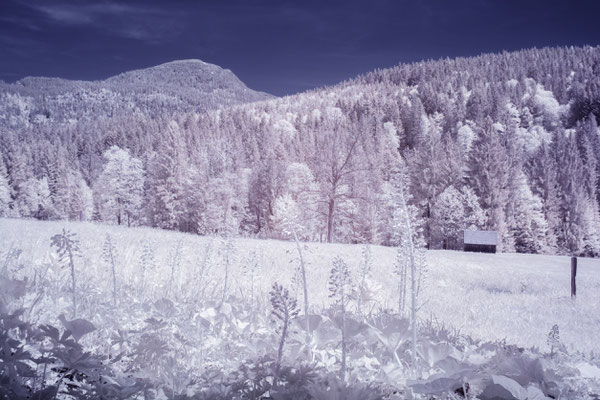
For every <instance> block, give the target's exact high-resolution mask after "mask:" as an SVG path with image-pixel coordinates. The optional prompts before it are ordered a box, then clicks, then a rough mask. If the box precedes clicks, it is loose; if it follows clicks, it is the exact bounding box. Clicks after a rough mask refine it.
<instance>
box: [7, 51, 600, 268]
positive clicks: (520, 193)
mask: <svg viewBox="0 0 600 400" xmlns="http://www.w3.org/2000/svg"><path fill="white" fill-rule="evenodd" d="M196 64H197V62H192V63H190V62H187V61H186V62H175V63H170V64H166V65H164V66H159V67H156V68H155V69H151V70H150V71H148V70H146V71H142V72H132V73H126V74H123V75H120V76H118V77H115V78H112V80H107V81H105V82H104V83H102V85H104V86H102V85H100V84H98V86H97V87H98V88H100V89H96V91H95V92H93V93H95V94H97V95H99V96H100V97H99V98H98V99H95V100H94V102H93V104H94V106H95V107H97V108H98V110H97V111H96V110H92V112H86V113H85V115H81V114H80V111H79V110H81V107H80V106H79V105H78V104H77V102H73V101H72V97H73V96H72V95H69V96H66V99H67V100H68V101H67V100H65V101H63V100H62V98H61V97H60V94H57V93H58V92H59V91H60V90H63V91H64V89H62V86H61V84H59V83H56V82H55V81H53V80H44V81H43V82H44V84H46V85H47V86H48V89H47V91H48V93H54V94H52V95H50V97H51V98H53V99H55V100H56V99H57V100H56V101H54V102H53V103H52V104H50V105H52V107H55V108H56V111H51V112H50V117H49V118H47V119H53V118H54V120H55V121H63V122H61V123H54V122H53V123H43V121H44V118H45V117H44V115H43V114H42V117H36V118H34V120H33V122H31V121H30V120H27V119H26V120H25V121H20V120H18V119H17V120H10V121H9V122H10V124H9V125H10V126H11V128H10V129H6V128H5V129H4V130H2V129H1V127H0V132H1V134H2V141H0V153H1V155H2V157H1V161H2V162H1V163H0V214H5V215H12V216H24V217H36V218H40V219H95V220H98V221H103V222H108V223H115V224H131V225H149V226H154V227H160V228H164V229H172V230H180V231H185V232H193V233H198V234H222V235H235V234H241V235H252V236H258V237H273V238H280V239H285V238H290V234H291V233H295V234H296V236H297V237H298V238H300V239H303V240H315V241H331V242H345V243H376V244H383V245H390V246H402V245H403V244H405V243H406V242H407V237H408V236H407V235H408V233H407V231H408V230H407V228H406V227H407V221H410V222H411V224H410V225H411V226H412V227H413V231H414V237H413V239H414V242H415V243H417V244H419V245H423V246H427V247H429V248H449V249H460V248H462V233H463V231H464V229H467V228H475V229H484V230H494V231H497V232H498V238H499V243H498V249H499V250H500V251H503V252H515V251H516V252H527V253H551V254H555V253H558V254H577V255H588V256H597V255H600V184H599V177H600V131H599V129H598V122H599V121H600V112H599V110H600V107H598V105H599V104H600V78H599V77H600V48H599V47H581V48H575V47H568V48H544V49H529V50H523V51H518V52H511V53H508V52H505V53H500V54H484V55H481V56H478V57H470V58H457V59H444V60H438V61H427V62H419V63H412V64H402V65H398V66H396V67H393V68H389V69H385V70H377V71H373V72H371V73H369V74H366V75H363V76H359V77H357V78H356V79H352V80H348V81H346V82H342V83H340V84H338V85H335V86H331V87H325V88H321V89H318V90H312V91H308V92H306V93H301V94H298V95H295V96H288V97H283V98H272V99H270V100H267V101H258V102H252V103H237V104H235V105H231V106H226V107H220V108H219V109H217V110H215V109H212V110H208V111H207V110H204V109H202V110H199V109H195V108H193V107H190V108H187V110H188V111H185V110H186V107H181V108H175V107H174V105H175V104H177V102H180V103H181V104H188V103H187V102H186V101H184V100H182V99H186V98H187V97H186V96H187V93H188V92H187V91H186V89H185V86H187V85H194V84H195V83H194V82H193V79H194V78H193V77H191V76H190V74H187V73H183V74H180V73H172V71H181V70H185V69H187V68H192V69H194V70H196ZM207 68H208V67H207ZM215 71H219V73H217V72H215V74H214V75H215V78H214V81H210V82H213V83H210V84H208V86H210V87H215V85H216V86H219V85H220V83H214V82H223V81H226V82H228V85H230V86H227V89H222V90H223V91H225V92H227V93H231V92H232V91H233V92H236V93H238V91H237V90H236V89H235V88H239V87H240V86H239V85H240V84H239V83H238V81H237V80H235V79H232V78H231V75H229V73H227V72H226V71H222V70H218V69H217V70H215ZM207 75H210V76H213V74H206V73H204V74H203V75H202V76H203V77H204V78H203V82H207V80H208V79H207V78H206V76H207ZM154 76H158V77H160V79H156V78H154ZM223 76H225V77H226V78H225V79H223V78H222V77H223ZM184 77H185V79H186V80H185V81H184V80H183V79H184ZM190 79H191V80H192V81H190ZM155 80H158V82H157V83H156V84H153V82H154V81H155ZM72 85H79V83H72ZM94 85H96V83H94ZM162 85H164V86H167V87H179V88H181V86H184V88H182V89H173V90H174V92H169V93H171V94H163V93H162V92H165V93H166V92H168V89H160V90H157V89H156V88H157V87H160V86H162ZM14 86H17V87H21V88H26V87H27V86H28V81H25V82H24V83H23V82H21V83H20V84H17V85H14ZM37 86H38V87H39V86H40V83H38V84H37ZM131 88H133V89H131ZM82 90H84V89H82ZM219 90H221V89H216V91H219ZM121 91H122V92H123V93H129V94H130V93H135V95H133V96H132V95H128V97H125V96H124V95H123V96H122V97H120V99H122V100H123V99H126V100H123V101H115V100H114V99H113V98H112V97H114V96H121V94H120V93H121ZM159 92H160V93H159ZM69 93H73V92H69ZM75 93H80V92H75ZM85 93H88V92H85ZM177 93H180V94H178V96H180V97H178V98H177V100H173V101H167V100H165V101H158V100H157V99H163V97H164V98H166V99H171V98H172V96H175V94H177ZM3 95H4V96H5V97H4V99H3V100H2V102H1V103H0V104H1V106H2V107H4V110H5V111H4V112H2V113H0V117H1V116H3V115H8V116H9V119H10V118H13V117H14V116H18V115H31V114H32V112H31V111H30V109H29V108H30V106H29V105H28V103H27V102H26V101H25V100H24V97H22V95H21V94H14V93H8V92H4V94H3ZM102 96H104V97H102ZM109 96H112V97H110V98H108V97H109ZM148 98H150V99H152V100H148ZM84 100H85V99H84ZM82 101H83V100H82ZM147 104H152V107H147ZM50 105H49V104H48V103H41V102H40V103H39V106H41V107H43V108H42V109H43V110H50V108H49V107H50ZM59 106H60V107H59ZM130 110H137V111H136V112H131V111H130ZM78 113H79V114H78ZM110 113H112V115H113V116H112V117H109V116H108V115H110ZM33 114H34V115H35V113H33ZM72 115H77V116H78V117H77V118H74V117H73V116H72ZM38 120H41V121H42V123H40V122H39V121H38ZM4 171H5V172H4ZM3 182H4V183H3ZM2 193H4V195H3V194H2ZM404 202H405V203H407V207H406V208H404V207H401V205H402V204H403V203H404ZM292 237H293V235H292Z"/></svg>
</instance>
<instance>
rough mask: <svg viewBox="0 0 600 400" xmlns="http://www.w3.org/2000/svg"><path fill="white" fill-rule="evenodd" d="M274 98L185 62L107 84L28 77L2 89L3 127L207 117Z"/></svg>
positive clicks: (215, 71) (216, 69) (118, 77)
mask: <svg viewBox="0 0 600 400" xmlns="http://www.w3.org/2000/svg"><path fill="white" fill-rule="evenodd" d="M271 98H273V96H271V95H268V94H266V93H261V92H256V91H254V90H251V89H249V88H248V87H246V85H244V83H242V82H241V81H240V80H239V79H238V78H237V77H236V76H235V75H234V74H233V73H232V72H231V71H230V70H227V69H222V68H220V67H218V66H216V65H213V64H209V63H205V62H203V61H200V60H182V61H174V62H169V63H165V64H161V65H158V66H156V67H152V68H147V69H140V70H135V71H129V72H125V73H122V74H119V75H116V76H113V77H110V78H108V79H105V80H103V81H73V80H66V79H60V78H43V77H27V78H24V79H21V80H19V81H17V82H15V83H14V84H6V83H2V84H0V115H1V116H0V124H2V125H5V126H6V127H8V128H19V127H22V126H26V125H28V124H34V125H35V124H59V125H60V124H64V123H71V124H72V123H74V121H79V120H82V119H87V120H91V119H100V118H103V117H110V118H113V117H115V116H118V115H127V114H129V115H131V114H151V113H170V114H175V113H182V112H192V111H193V112H203V111H208V110H212V109H216V108H219V107H226V106H231V105H235V104H240V103H247V102H254V101H262V100H267V99H271Z"/></svg>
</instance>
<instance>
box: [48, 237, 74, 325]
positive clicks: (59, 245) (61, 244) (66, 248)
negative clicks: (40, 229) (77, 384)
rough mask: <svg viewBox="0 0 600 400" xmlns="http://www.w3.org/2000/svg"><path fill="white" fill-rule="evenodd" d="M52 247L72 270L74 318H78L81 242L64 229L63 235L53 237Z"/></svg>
mask: <svg viewBox="0 0 600 400" xmlns="http://www.w3.org/2000/svg"><path fill="white" fill-rule="evenodd" d="M51 240H52V246H53V247H56V251H57V253H58V257H59V259H60V261H61V262H67V261H68V263H69V267H70V268H71V294H72V297H73V317H76V316H77V295H76V292H75V290H76V281H75V257H76V256H79V255H80V254H81V253H80V250H79V240H77V235H76V234H75V233H72V232H70V231H68V230H65V229H63V231H62V233H59V234H57V235H54V236H52V238H51Z"/></svg>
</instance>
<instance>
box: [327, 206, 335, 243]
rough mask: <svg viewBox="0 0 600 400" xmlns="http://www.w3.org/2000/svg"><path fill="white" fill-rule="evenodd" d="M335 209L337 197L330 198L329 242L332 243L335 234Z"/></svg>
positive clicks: (328, 216)
mask: <svg viewBox="0 0 600 400" xmlns="http://www.w3.org/2000/svg"><path fill="white" fill-rule="evenodd" d="M334 211H335V198H330V199H329V208H328V210H327V243H331V239H332V236H333V212H334Z"/></svg>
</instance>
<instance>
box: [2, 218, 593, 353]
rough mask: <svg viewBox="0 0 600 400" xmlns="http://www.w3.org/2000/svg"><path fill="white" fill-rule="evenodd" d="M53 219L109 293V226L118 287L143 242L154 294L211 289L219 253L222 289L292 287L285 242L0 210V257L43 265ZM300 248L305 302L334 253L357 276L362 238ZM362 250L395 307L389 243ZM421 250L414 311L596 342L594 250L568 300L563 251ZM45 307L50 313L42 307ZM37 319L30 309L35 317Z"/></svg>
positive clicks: (261, 291)
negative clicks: (7, 215) (72, 237)
mask: <svg viewBox="0 0 600 400" xmlns="http://www.w3.org/2000/svg"><path fill="white" fill-rule="evenodd" d="M63 228H67V229H68V230H71V231H72V232H75V233H76V234H77V236H78V238H79V240H80V247H81V254H82V257H81V258H79V259H78V260H77V266H76V267H77V270H78V273H79V274H80V278H79V281H80V282H83V283H84V284H85V287H88V288H90V289H89V290H98V291H104V290H105V291H106V293H108V294H110V293H111V290H112V289H111V286H110V285H111V284H112V283H111V280H110V279H109V277H110V275H109V271H108V269H107V265H106V263H105V262H103V261H102V256H101V254H102V246H103V243H104V241H105V239H106V235H107V234H110V235H111V238H112V240H113V242H114V243H115V245H116V249H117V253H118V254H117V264H118V271H117V275H118V278H119V280H120V284H119V285H120V286H121V288H122V289H121V290H124V291H127V290H129V289H128V288H132V287H135V286H136V285H139V284H140V280H141V278H140V268H141V267H140V262H141V261H140V260H141V259H142V256H143V253H144V247H146V252H148V249H150V253H151V254H152V256H153V258H154V264H155V268H154V269H153V270H149V271H147V274H146V278H145V283H144V284H145V285H146V287H147V288H148V291H149V292H150V293H151V294H152V296H153V297H155V298H158V297H161V296H163V293H164V292H166V291H168V290H171V291H172V292H175V297H176V298H177V295H178V294H179V295H180V296H182V297H183V296H184V295H186V294H189V293H199V294H200V293H201V294H202V295H211V294H212V295H213V296H217V297H218V296H220V294H221V293H222V291H223V282H224V274H225V268H224V266H225V264H226V262H227V260H228V261H229V274H230V277H229V278H230V279H229V284H228V287H227V289H226V290H227V295H235V296H237V297H241V298H244V299H245V300H246V301H248V302H260V303H262V304H264V303H266V301H267V294H268V292H269V289H270V287H271V285H272V283H273V282H275V281H278V282H280V283H283V284H284V285H287V286H291V287H292V290H293V291H295V295H296V296H297V297H298V298H300V299H301V297H302V296H301V288H300V285H299V284H296V283H294V280H293V277H294V275H295V273H296V269H297V265H298V263H297V252H296V246H295V244H294V243H292V242H283V241H274V240H256V239H234V240H231V241H227V240H224V239H222V238H216V237H201V236H195V235H186V234H181V233H174V232H167V231H160V230H154V229H149V228H125V227H119V226H107V225H98V224H92V223H78V222H40V221H33V220H15V219H0V257H5V255H6V254H7V252H8V251H9V250H10V249H13V250H14V249H21V250H22V253H21V255H20V262H21V263H22V264H23V265H26V266H27V265H37V266H39V267H40V268H41V266H42V265H43V264H44V263H50V264H47V265H52V260H53V259H55V257H56V256H55V255H54V253H53V251H52V249H51V246H50V238H51V236H53V235H54V234H57V233H59V232H61V230H62V229H63ZM303 249H304V250H303V253H304V256H305V259H306V261H307V264H308V267H307V274H308V282H309V287H308V289H309V302H310V303H311V307H313V308H318V309H320V308H321V307H323V306H327V305H328V304H329V302H330V300H329V297H328V289H327V281H328V277H329V271H330V269H331V265H332V260H333V259H334V257H336V256H340V257H342V258H343V259H344V260H345V261H346V262H347V263H348V264H349V265H350V266H351V268H352V269H353V271H355V274H354V276H353V278H354V279H360V278H359V275H360V274H359V272H358V271H359V269H360V265H361V260H362V251H363V246H360V245H338V244H322V243H307V244H303ZM371 259H372V279H371V283H370V285H369V286H370V287H371V289H372V294H373V295H374V301H373V302H372V303H370V307H378V308H390V309H396V308H397V304H398V300H397V299H398V281H399V277H398V276H397V275H396V274H394V262H395V259H396V250H395V249H393V248H386V247H379V246H372V247H371ZM426 259H427V271H426V273H425V276H424V279H423V283H422V290H421V295H420V305H419V306H420V309H419V317H420V318H421V319H423V320H427V319H432V320H434V321H437V322H438V323H440V324H441V323H443V324H444V325H446V326H448V327H451V328H453V329H455V330H459V331H460V333H463V334H467V335H469V336H472V337H473V338H475V339H481V340H502V339H506V342H507V343H510V344H516V345H519V346H523V347H531V346H537V347H539V348H540V349H541V350H542V351H548V350H549V348H548V345H547V335H548V332H549V331H550V329H551V328H552V326H553V325H554V324H558V325H559V327H560V339H561V341H562V342H563V343H564V344H565V345H566V347H567V349H568V350H570V351H580V352H584V353H590V352H595V353H598V352H599V351H600V342H598V341H597V339H596V338H597V334H598V332H599V331H600V261H599V260H594V259H579V269H578V275H577V284H578V288H577V290H578V297H577V299H576V300H573V299H571V298H570V264H569V263H570V261H569V258H568V257H560V256H542V255H524V254H495V255H486V254H472V253H462V252H455V251H429V252H427V253H426ZM53 264H54V265H55V264H56V263H53ZM55 269H56V267H55V266H54V267H50V270H49V271H50V273H54V274H57V275H58V274H62V273H65V272H66V271H59V270H55ZM23 273H24V274H25V272H23ZM171 275H172V276H173V281H172V282H170V277H171ZM67 282H68V281H67ZM129 295H132V294H129ZM56 302H57V304H56V306H57V309H59V308H60V309H62V308H65V307H68V305H69V302H70V299H69V298H68V297H65V298H59V299H56ZM82 306H83V307H85V302H84V304H83V305H82ZM47 317H48V318H51V316H50V314H48V315H47ZM54 317H55V316H54ZM44 319H45V317H44V315H40V321H42V322H43V321H44Z"/></svg>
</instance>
